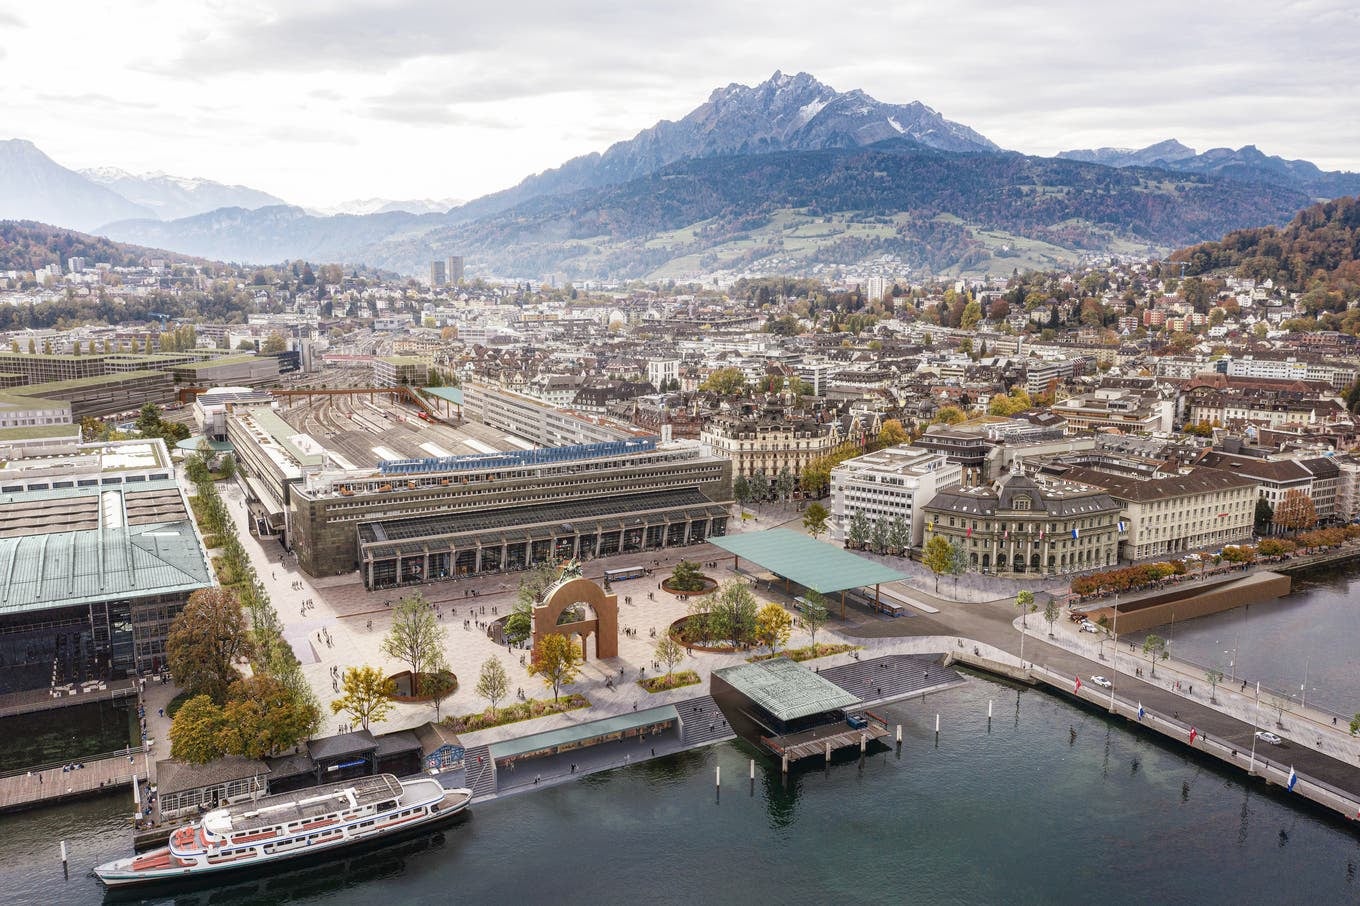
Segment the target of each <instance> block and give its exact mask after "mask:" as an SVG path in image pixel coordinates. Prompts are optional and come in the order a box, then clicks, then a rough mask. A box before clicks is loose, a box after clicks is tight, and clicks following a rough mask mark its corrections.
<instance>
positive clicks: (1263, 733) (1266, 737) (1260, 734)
mask: <svg viewBox="0 0 1360 906" xmlns="http://www.w3.org/2000/svg"><path fill="white" fill-rule="evenodd" d="M1256 738H1257V739H1259V740H1261V742H1268V743H1270V744H1271V745H1272V746H1278V745H1279V744H1280V743H1282V742H1284V740H1283V739H1281V738H1280V737H1278V736H1276V735H1275V734H1274V733H1272V732H1270V731H1269V730H1257V731H1256Z"/></svg>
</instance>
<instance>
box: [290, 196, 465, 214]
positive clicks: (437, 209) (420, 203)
mask: <svg viewBox="0 0 1360 906" xmlns="http://www.w3.org/2000/svg"><path fill="white" fill-rule="evenodd" d="M463 203H464V199H462V198H408V199H406V200H405V201H397V200H393V199H391V198H355V199H351V200H350V201H342V202H340V203H339V204H337V205H330V206H328V207H323V208H307V209H306V211H307V213H308V214H313V215H315V216H317V217H333V216H335V215H336V214H398V213H404V214H443V213H445V212H446V211H448V210H449V209H451V208H456V207H458V206H459V205H461V204H463Z"/></svg>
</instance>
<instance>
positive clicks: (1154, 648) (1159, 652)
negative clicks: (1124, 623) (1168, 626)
mask: <svg viewBox="0 0 1360 906" xmlns="http://www.w3.org/2000/svg"><path fill="white" fill-rule="evenodd" d="M1143 653H1144V654H1146V655H1147V658H1148V663H1149V664H1151V665H1152V675H1153V676H1156V675H1157V659H1158V658H1159V657H1160V658H1164V657H1166V639H1164V638H1162V637H1161V636H1159V635H1149V636H1148V637H1147V638H1145V639H1143Z"/></svg>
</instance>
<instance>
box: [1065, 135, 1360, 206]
mask: <svg viewBox="0 0 1360 906" xmlns="http://www.w3.org/2000/svg"><path fill="white" fill-rule="evenodd" d="M1058 157H1059V158H1062V159H1064V160H1080V161H1088V162H1091V163H1098V164H1104V165H1106V166H1108V167H1157V168H1159V169H1163V170H1171V171H1173V172H1177V173H1203V174H1206V175H1210V176H1221V177H1223V178H1224V179H1231V180H1235V181H1237V182H1248V183H1264V184H1266V185H1271V186H1280V187H1282V188H1286V189H1293V190H1295V191H1297V192H1303V193H1304V194H1305V195H1308V196H1310V197H1311V198H1314V199H1332V198H1340V197H1341V196H1343V195H1355V194H1360V173H1346V172H1342V171H1335V170H1331V171H1329V170H1323V169H1321V168H1319V167H1318V166H1317V165H1316V164H1314V163H1310V162H1309V161H1306V160H1286V159H1285V158H1283V157H1276V156H1273V155H1267V154H1265V153H1263V152H1262V151H1261V150H1260V149H1258V148H1257V147H1256V146H1255V145H1244V146H1243V147H1241V148H1238V149H1237V150H1236V151H1234V150H1233V149H1231V148H1212V149H1210V150H1208V151H1205V152H1204V153H1203V154H1196V153H1195V149H1193V148H1187V147H1186V146H1185V145H1182V144H1181V143H1180V142H1178V141H1176V140H1175V139H1171V140H1169V141H1165V142H1159V143H1157V144H1155V145H1149V146H1148V147H1146V148H1141V149H1139V150H1137V151H1129V150H1125V149H1120V148H1097V149H1094V150H1081V151H1062V152H1059V154H1058Z"/></svg>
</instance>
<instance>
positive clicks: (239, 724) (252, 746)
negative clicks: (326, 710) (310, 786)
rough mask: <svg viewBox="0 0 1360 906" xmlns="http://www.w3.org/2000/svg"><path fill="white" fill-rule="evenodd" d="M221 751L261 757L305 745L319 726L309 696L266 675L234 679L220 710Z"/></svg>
mask: <svg viewBox="0 0 1360 906" xmlns="http://www.w3.org/2000/svg"><path fill="white" fill-rule="evenodd" d="M222 716H223V726H222V731H221V737H220V739H221V743H222V748H223V749H224V750H225V751H226V752H227V753H228V754H231V755H244V756H245V757H246V758H264V757H266V756H272V755H278V754H279V753H281V752H283V751H285V750H287V749H291V748H292V747H293V746H295V745H297V744H298V743H300V742H305V741H306V740H307V738H308V737H309V736H311V735H312V733H314V732H315V731H316V729H317V727H318V725H319V724H320V723H321V714H320V712H319V711H318V710H317V707H316V704H315V703H314V702H313V701H311V699H310V697H304V696H300V695H298V694H297V693H296V691H295V690H293V689H291V688H289V687H288V686H287V685H286V684H284V683H283V682H280V681H279V680H277V679H275V678H274V677H272V676H269V675H268V674H260V675H256V676H251V677H247V678H246V679H242V680H237V681H236V682H235V683H233V684H232V686H231V690H230V691H229V692H228V693H227V704H226V706H225V707H224V708H223V709H222Z"/></svg>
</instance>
